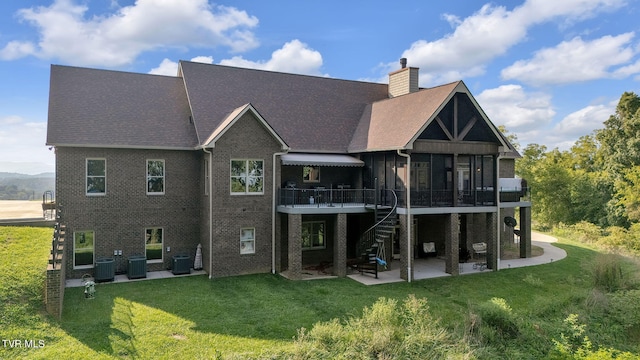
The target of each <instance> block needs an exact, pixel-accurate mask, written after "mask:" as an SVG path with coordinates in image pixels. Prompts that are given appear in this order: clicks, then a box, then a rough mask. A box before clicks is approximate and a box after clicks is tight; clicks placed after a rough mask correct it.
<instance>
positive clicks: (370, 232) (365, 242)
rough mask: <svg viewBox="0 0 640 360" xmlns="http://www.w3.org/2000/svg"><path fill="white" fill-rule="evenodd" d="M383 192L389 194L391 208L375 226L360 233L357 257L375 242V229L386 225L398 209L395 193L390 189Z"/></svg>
mask: <svg viewBox="0 0 640 360" xmlns="http://www.w3.org/2000/svg"><path fill="white" fill-rule="evenodd" d="M385 191H387V192H389V193H391V196H392V202H393V206H392V207H391V210H389V213H388V214H386V215H385V216H384V217H383V218H382V219H380V220H378V221H377V222H376V223H375V224H373V225H372V226H371V227H370V228H368V229H367V230H366V231H365V232H364V233H362V236H360V243H359V247H358V255H361V254H363V253H364V252H365V251H366V250H367V249H370V248H371V247H372V246H373V244H375V243H376V242H377V239H376V231H377V229H378V228H379V227H380V226H381V225H382V224H384V223H386V222H387V221H388V220H389V218H390V217H391V216H392V215H395V214H396V209H397V207H398V196H397V195H396V192H395V191H393V190H391V189H386V190H385ZM375 206H376V208H377V207H378V204H375ZM376 220H377V219H376ZM382 260H383V261H386V259H382Z"/></svg>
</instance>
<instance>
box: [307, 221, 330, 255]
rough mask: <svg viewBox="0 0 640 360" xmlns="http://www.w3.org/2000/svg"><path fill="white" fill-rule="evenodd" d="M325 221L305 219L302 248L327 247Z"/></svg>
mask: <svg viewBox="0 0 640 360" xmlns="http://www.w3.org/2000/svg"><path fill="white" fill-rule="evenodd" d="M325 234H326V231H325V222H324V221H304V222H303V223H302V250H312V249H325V248H326V247H327V243H326V238H325Z"/></svg>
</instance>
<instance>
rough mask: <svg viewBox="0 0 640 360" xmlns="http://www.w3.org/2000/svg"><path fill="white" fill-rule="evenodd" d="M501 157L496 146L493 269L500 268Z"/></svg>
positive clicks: (500, 152)
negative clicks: (494, 262)
mask: <svg viewBox="0 0 640 360" xmlns="http://www.w3.org/2000/svg"><path fill="white" fill-rule="evenodd" d="M501 159H502V151H500V149H499V148H498V158H497V161H496V184H497V186H496V190H497V191H496V206H497V208H498V209H497V213H496V241H497V245H496V246H497V247H498V251H497V253H498V255H497V258H496V269H495V271H498V270H500V233H501V231H500V223H501V221H500V160H501Z"/></svg>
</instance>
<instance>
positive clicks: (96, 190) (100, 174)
mask: <svg viewBox="0 0 640 360" xmlns="http://www.w3.org/2000/svg"><path fill="white" fill-rule="evenodd" d="M86 174H87V181H86V190H87V192H86V194H87V195H104V194H106V192H107V160H106V159H87V173H86Z"/></svg>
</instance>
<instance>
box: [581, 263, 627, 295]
mask: <svg viewBox="0 0 640 360" xmlns="http://www.w3.org/2000/svg"><path fill="white" fill-rule="evenodd" d="M622 264H623V257H622V256H620V255H616V254H599V255H598V256H596V258H595V260H594V261H593V263H592V264H591V269H590V270H591V274H592V276H593V284H594V285H595V286H596V287H597V288H599V289H602V290H605V291H608V292H613V291H616V290H621V289H624V288H626V287H627V286H628V285H629V284H628V281H627V278H626V276H625V274H624V272H623V270H622V269H623V268H622Z"/></svg>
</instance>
